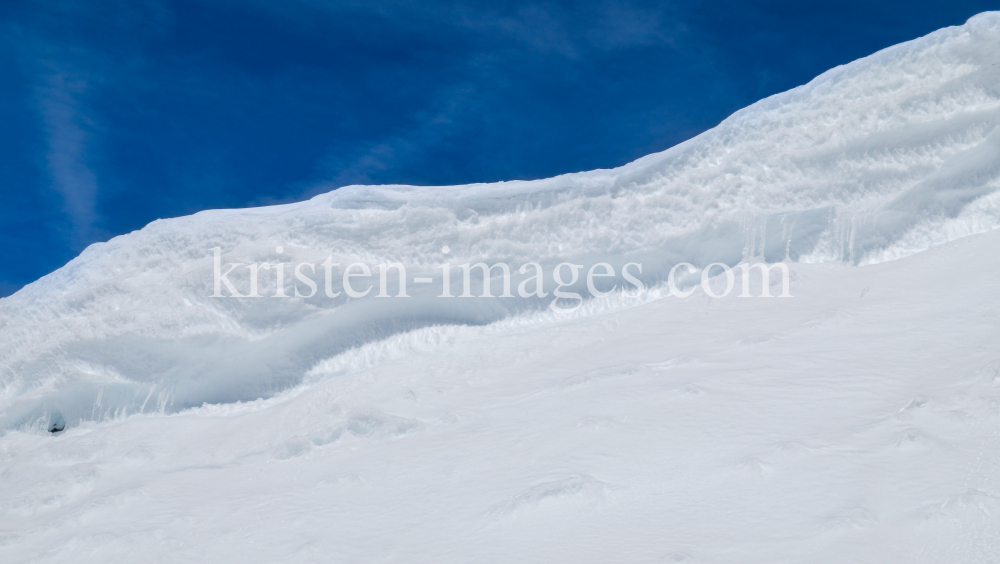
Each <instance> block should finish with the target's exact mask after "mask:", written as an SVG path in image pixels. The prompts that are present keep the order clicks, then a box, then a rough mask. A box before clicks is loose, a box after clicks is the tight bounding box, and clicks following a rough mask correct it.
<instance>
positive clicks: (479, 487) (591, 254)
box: [0, 13, 1000, 563]
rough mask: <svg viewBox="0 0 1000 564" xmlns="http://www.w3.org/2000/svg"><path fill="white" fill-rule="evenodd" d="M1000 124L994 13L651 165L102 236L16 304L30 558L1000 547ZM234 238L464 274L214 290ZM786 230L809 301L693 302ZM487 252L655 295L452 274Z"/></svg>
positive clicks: (849, 557) (17, 479)
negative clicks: (404, 290)
mask: <svg viewBox="0 0 1000 564" xmlns="http://www.w3.org/2000/svg"><path fill="white" fill-rule="evenodd" d="M998 126H1000V13H987V14H983V15H980V16H977V17H976V18H973V19H972V20H970V21H969V22H968V23H967V24H966V25H964V26H961V27H955V28H948V29H944V30H941V31H938V32H936V33H933V34H931V35H929V36H927V37H924V38H921V39H918V40H915V41H912V42H909V43H906V44H902V45H899V46H896V47H893V48H891V49H887V50H885V51H882V52H880V53H877V54H875V55H873V56H871V57H868V58H865V59H862V60H860V61H857V62H855V63H852V64H850V65H846V66H843V67H839V68H837V69H834V70H831V71H830V72H828V73H825V74H824V75H822V76H820V77H818V78H817V79H815V80H814V81H812V82H811V83H809V84H807V85H805V86H803V87H800V88H797V89H795V90H792V91H790V92H787V93H784V94H781V95H777V96H773V97H771V98H768V99H766V100H763V101H762V102H760V103H758V104H755V105H753V106H751V107H749V108H747V109H745V110H742V111H740V112H738V113H737V114H735V115H733V116H732V117H730V118H729V119H728V120H726V121H725V122H723V123H722V124H721V125H719V126H718V127H717V128H715V129H713V130H711V131H709V132H706V133H705V134H703V135H701V136H699V137H697V138H695V139H692V140H690V141H688V142H686V143H683V144H681V145H679V146H677V147H674V148H672V149H670V150H667V151H665V152H663V153H659V154H656V155H651V156H648V157H645V158H643V159H640V160H638V161H636V162H634V163H631V164H629V165H626V166H624V167H621V168H618V169H614V170H599V171H593V172H585V173H579V174H570V175H565V176H561V177H557V178H552V179H547V180H539V181H533V182H506V183H498V184H488V185H472V186H457V187H433V188H427V187H407V186H388V187H362V186H354V187H348V188H342V189H339V190H335V191H333V192H330V193H328V194H324V195H321V196H318V197H316V198H313V199H312V200H310V201H307V202H302V203H298V204H290V205H284V206H274V207H266V208H257V209H247V210H224V211H211V212H203V213H199V214H196V215H193V216H190V217H184V218H178V219H171V220H162V221H157V222H154V223H153V224H151V225H149V226H147V227H146V228H144V229H143V230H141V231H137V232H135V233H131V234H129V235H125V236H122V237H118V238H115V239H113V240H112V241H110V242H108V243H105V244H99V245H94V246H92V247H90V248H88V249H87V250H86V251H85V252H84V253H83V254H82V255H81V256H80V257H78V258H77V259H75V260H74V261H72V262H71V263H70V264H69V265H67V266H66V267H65V268H63V269H60V270H59V271H57V272H55V273H53V274H51V275H49V276H47V277H45V278H43V279H41V280H39V281H38V282H35V283H34V284H31V285H29V286H28V287H26V288H24V289H23V290H21V291H20V292H18V293H17V294H15V295H14V296H11V297H9V298H4V299H2V300H0V476H2V479H3V483H4V484H5V485H7V486H9V487H5V488H0V560H2V561H4V562H7V561H15V562H19V561H25V560H31V559H38V560H40V561H53V562H59V561H66V560H68V559H73V560H84V561H86V560H87V559H88V558H89V559H91V560H93V561H95V562H97V561H101V562H104V561H109V560H111V561H115V560H117V561H121V560H124V559H126V558H132V557H138V556H141V557H142V558H143V560H150V559H152V560H155V559H156V558H158V557H159V558H161V559H162V560H164V561H168V560H175V559H185V558H187V559H192V560H199V561H212V560H221V559H222V558H223V557H225V558H226V559H227V560H228V559H230V558H238V559H239V560H243V561H324V562H325V561H331V559H332V560H336V561H349V562H357V561H393V560H396V561H405V562H424V561H426V562H447V561H454V562H470V561H508V562H509V561H544V562H555V561H565V562H587V561H594V562H607V561H622V562H626V561H627V562H646V561H648V562H655V561H660V560H662V559H666V561H675V562H682V561H685V559H686V558H687V559H691V560H693V561H705V562H751V561H753V562H784V561H787V562H822V561H828V562H862V561H870V562H879V563H884V562H896V561H898V562H942V561H949V562H995V561H997V560H998V559H1000V530H998V528H997V523H996V522H995V521H994V520H993V518H992V517H991V516H992V515H995V514H996V513H997V511H998V510H1000V506H998V504H997V497H996V495H997V493H996V492H997V470H998V467H997V464H996V462H995V457H994V456H993V455H992V453H994V452H996V448H997V447H998V446H1000V444H998V443H1000V418H998V410H997V402H998V401H1000V393H998V388H997V387H996V386H997V380H998V378H1000V372H998V371H1000V351H998V349H997V348H996V345H995V343H997V342H1000V324H998V322H997V319H998V317H997V313H998V312H997V309H996V307H995V306H994V304H995V303H996V297H997V291H998V290H1000V287H998V286H1000V262H998V259H997V258H996V257H998V256H1000V253H998V251H1000V231H994V230H995V229H996V228H997V227H998V226H1000V127H998ZM977 234H978V235H977ZM278 247H281V248H282V252H280V253H279V252H278V251H277V248H278ZM443 247H448V252H447V253H445V252H444V249H443ZM214 248H219V249H220V251H221V255H222V256H221V257H220V259H221V261H222V262H224V263H237V262H238V263H244V264H245V263H252V262H258V263H262V262H268V263H270V264H277V263H281V264H285V265H286V266H287V268H286V271H287V272H286V275H285V280H284V288H285V290H286V292H287V293H288V294H289V295H292V294H293V293H294V292H293V283H294V278H293V276H292V269H293V267H294V265H296V264H299V263H301V262H310V263H314V264H317V265H318V264H320V263H322V262H323V261H324V260H325V259H327V258H328V257H332V260H333V261H334V262H337V263H339V264H341V265H346V264H350V263H353V262H363V263H366V264H368V265H372V266H374V265H377V264H379V263H384V262H399V263H402V264H403V265H405V267H406V269H407V272H408V274H409V275H410V276H425V277H428V278H431V279H432V280H434V282H435V284H429V285H427V286H416V285H411V286H410V293H411V295H412V297H410V298H378V297H375V296H374V295H370V296H368V297H366V298H362V299H352V300H348V299H347V298H346V297H345V295H344V294H341V295H339V296H338V297H333V298H330V297H326V296H325V295H324V294H325V292H324V291H322V290H321V291H320V292H319V293H318V294H317V295H316V296H315V297H311V298H308V299H304V298H274V297H264V298H256V299H255V298H234V297H225V298H212V297H210V296H211V295H212V293H213V286H214V274H213V267H214V255H213V251H212V249H214ZM754 260H766V261H770V262H776V261H786V262H787V263H788V264H789V265H791V270H792V275H793V279H792V289H793V295H794V296H795V297H794V299H773V300H767V299H749V300H745V299H739V298H734V297H728V298H725V299H719V300H715V299H709V298H708V297H706V296H705V294H704V293H703V292H702V290H700V289H695V294H694V295H693V296H692V297H689V298H685V299H679V298H674V297H664V296H665V294H666V292H665V291H664V289H663V286H662V284H663V282H664V280H665V278H666V277H667V273H668V272H669V270H670V269H671V268H672V267H673V266H674V265H676V264H678V263H680V262H682V261H687V262H689V263H692V264H694V265H695V266H697V267H705V266H707V265H708V264H710V263H713V262H722V263H725V264H728V265H735V264H737V263H740V262H741V261H754ZM477 261H485V262H487V263H489V264H492V263H496V262H506V263H509V264H511V265H512V266H513V267H515V268H516V267H517V266H518V265H521V264H525V263H528V262H537V263H539V264H540V266H541V267H542V268H543V269H544V270H545V271H546V272H549V273H551V272H552V269H553V268H554V266H555V265H557V264H558V263H560V262H564V261H570V262H574V263H580V264H587V265H589V264H593V263H595V262H597V261H603V262H607V263H609V264H610V265H612V266H613V267H614V268H616V271H617V272H619V278H617V279H616V281H617V282H619V283H622V284H624V282H625V279H623V278H621V277H620V271H621V267H622V265H624V264H626V263H628V262H636V263H641V264H642V265H643V270H642V273H641V275H639V278H640V279H641V280H642V281H643V282H644V283H645V284H646V285H647V286H648V287H649V288H650V289H651V290H650V291H649V292H646V293H644V294H642V295H640V296H635V297H630V296H626V295H623V294H621V293H618V294H615V295H612V296H610V297H608V298H603V299H594V300H591V301H589V302H588V303H587V304H584V306H583V307H581V308H580V309H579V310H577V311H576V312H574V313H573V314H570V315H560V314H556V313H553V312H551V311H548V310H547V309H546V308H547V307H548V305H549V301H550V300H551V299H552V298H551V296H550V297H548V298H547V299H521V298H515V299H509V298H475V299H471V298H470V299H462V298H457V299H451V300H448V299H441V298H436V297H435V296H436V295H437V293H438V292H440V289H441V284H442V282H443V280H442V274H441V272H442V271H441V270H440V268H439V266H440V265H441V264H442V263H445V262H448V263H450V264H452V265H458V264H462V263H465V262H477ZM317 270H320V268H317ZM699 276H700V273H697V272H696V273H695V274H694V275H693V276H689V277H687V278H684V279H683V280H682V285H683V284H685V283H687V284H689V283H691V282H693V281H696V280H697V279H698V277H699ZM235 278H236V276H235V275H234V279H235ZM376 278H377V276H376ZM454 280H458V279H454ZM454 280H453V282H454ZM517 281H518V279H515V283H517ZM717 282H721V281H719V280H717ZM239 283H241V284H245V283H247V281H246V279H245V277H244V278H242V279H240V280H239ZM547 284H548V286H547V288H548V289H549V291H550V292H551V289H552V279H551V276H550V277H549V279H547ZM582 284H583V281H582V280H581V281H580V282H579V283H578V284H577V287H580V286H581V285H582ZM320 285H321V286H322V282H320ZM299 287H301V286H299ZM331 290H333V291H342V290H343V287H342V284H341V279H340V278H336V279H334V280H333V281H332V284H331ZM260 293H261V294H262V295H264V296H273V295H274V294H275V293H278V288H277V287H276V277H275V276H274V275H273V274H272V273H269V274H267V275H266V276H265V275H262V276H261V279H260ZM756 293H757V292H755V294H756ZM373 294H374V292H373ZM258 398H259V399H258ZM53 423H59V425H62V424H63V423H66V424H67V425H68V428H67V430H66V431H64V432H62V433H60V434H58V435H56V436H51V435H49V433H47V432H46V431H47V430H48V429H49V428H50V426H51V425H53ZM511 539H516V541H517V542H514V543H512V542H509V541H510V540H511ZM588 539H590V540H588ZM831 547H836V551H835V552H830V550H831ZM8 555H9V556H10V558H8V557H7V556H8Z"/></svg>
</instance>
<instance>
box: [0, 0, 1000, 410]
mask: <svg viewBox="0 0 1000 564" xmlns="http://www.w3.org/2000/svg"><path fill="white" fill-rule="evenodd" d="M998 125H1000V13H987V14H982V15H980V16H977V17H975V18H973V19H971V20H969V22H968V23H967V24H966V25H964V26H960V27H954V28H947V29H943V30H941V31H938V32H935V33H932V34H930V35H928V36H926V37H924V38H921V39H918V40H915V41H911V42H908V43H905V44H901V45H898V46H895V47H892V48H890V49H886V50H884V51H881V52H879V53H877V54H875V55H872V56H870V57H867V58H865V59H862V60H859V61H856V62H854V63H851V64H849V65H845V66H843V67H838V68H836V69H833V70H831V71H829V72H827V73H825V74H823V75H821V76H820V77H818V78H816V79H815V80H813V81H812V82H810V83H809V84H807V85H805V86H802V87H799V88H796V89H794V90H791V91H789V92H786V93H783V94H779V95H776V96H772V97H770V98H768V99H765V100H763V101H761V102H759V103H757V104H754V105H753V106H750V107H749V108H746V109H744V110H742V111H740V112H737V113H736V114H734V115H733V116H731V117H730V118H728V119H727V120H726V121H724V122H723V123H722V124H720V125H719V126H718V127H716V128H715V129H713V130H711V131H708V132H706V133H704V134H702V135H700V136H698V137H696V138H694V139H692V140H690V141H687V142H685V143H682V144H680V145H678V146H676V147H673V148H671V149H669V150H667V151H664V152H662V153H659V154H655V155H650V156H647V157H644V158H642V159H639V160H638V161H635V162H633V163H630V164H628V165H626V166H623V167H621V168H617V169H613V170H598V171H592V172H585V173H578V174H569V175H564V176H560V177H556V178H551V179H546V180H539V181H532V182H501V183H496V184H484V185H469V186H454V187H411V186H379V187H364V186H351V187H346V188H341V189H338V190H335V191H332V192H330V193H327V194H323V195H321V196H317V197H315V198H313V199H311V200H309V201H306V202H302V203H297V204H289V205H282V206H272V207H265V208H257V209H245V210H221V211H209V212H202V213H198V214H195V215H193V216H189V217H183V218H178V219H171V220H161V221H156V222H154V223H152V224H150V225H149V226H147V227H146V228H144V229H142V230H140V231H137V232H135V233H131V234H128V235H124V236H121V237H117V238H115V239H113V240H111V241H109V242H108V243H103V244H97V245H93V246H91V247H90V248H88V249H87V250H86V251H84V253H82V254H81V255H80V256H79V257H78V258H76V259H74V260H73V261H72V262H70V263H69V264H68V265H67V266H66V267H64V268H62V269H60V270H58V271H57V272H55V273H53V274H51V275H49V276H46V277H44V278H43V279H41V280H39V281H37V282H35V283H33V284H31V285H29V286H27V287H25V288H24V289H23V290H21V291H20V292H18V293H17V294H15V295H13V296H11V297H9V298H5V299H3V300H0V413H2V416H0V429H3V430H9V429H13V428H20V429H46V428H48V427H49V426H50V425H53V424H56V425H58V424H60V422H64V423H65V424H68V425H70V426H72V425H75V424H78V423H79V422H80V421H84V420H90V419H104V418H107V417H112V416H115V415H123V414H128V413H136V412H176V411H178V410H181V409H185V408H188V407H192V406H198V405H201V404H203V403H206V402H208V403H221V402H234V401H240V400H254V399H256V398H259V397H265V398H266V397H270V396H272V395H273V394H275V393H277V392H279V391H281V390H286V389H289V388H290V387H292V386H295V385H297V384H299V383H301V382H302V381H303V378H305V377H306V374H307V373H309V371H310V370H311V369H315V368H316V367H320V366H326V365H329V364H330V363H334V364H336V362H337V361H336V360H334V359H336V358H341V357H339V356H338V355H342V354H344V353H345V352H346V351H350V350H356V349H357V348H358V347H361V346H363V345H366V344H368V343H373V342H375V341H380V340H383V339H386V338H388V337H391V336H392V335H396V334H400V333H402V332H406V331H410V330H413V329H417V328H420V327H426V326H430V325H447V324H460V325H461V324H464V325H469V324H486V323H490V322H494V321H497V320H500V319H503V318H509V317H511V316H514V315H532V313H531V311H532V310H541V309H542V308H544V307H545V305H546V304H545V303H543V302H538V301H536V302H524V301H516V303H515V302H511V301H504V300H502V299H492V300H490V299H476V300H465V301H463V300H451V301H449V302H448V303H444V302H443V301H441V300H435V299H434V298H433V296H431V295H416V296H415V297H414V298H411V299H390V300H379V299H377V298H368V299H362V300H353V301H347V300H346V299H344V298H343V296H341V297H340V298H337V299H327V298H324V297H322V296H319V297H316V298H313V299H307V300H306V299H286V300H274V299H238V298H229V299H212V298H210V297H209V295H210V294H211V292H212V267H213V263H212V254H211V249H213V248H215V247H220V248H221V249H222V250H223V252H224V253H225V255H226V257H227V260H232V261H240V262H255V261H259V262H264V261H269V262H271V263H275V262H301V261H309V262H315V263H319V262H322V261H323V260H324V259H326V258H327V257H328V256H333V257H334V259H335V260H336V261H337V262H339V263H341V264H348V263H351V262H355V261H360V262H366V263H369V264H377V263H379V262H384V261H393V262H400V263H403V264H404V265H406V267H407V269H408V271H409V272H410V273H416V272H426V273H429V274H428V275H431V274H433V273H434V272H435V270H436V268H437V266H438V265H439V264H441V263H442V262H444V260H449V261H450V262H451V263H453V264H461V263H463V262H469V261H471V262H478V261H487V262H490V263H493V262H509V263H512V264H522V263H526V262H538V263H541V264H542V265H544V266H547V267H549V268H551V266H552V265H555V264H557V263H559V262H562V261H575V262H586V261H591V262H592V261H593V260H595V259H599V260H603V261H607V262H610V263H612V264H615V265H621V264H623V263H625V262H629V261H634V262H641V263H642V264H643V273H642V278H643V280H644V281H645V282H646V283H647V284H648V285H650V286H655V285H656V284H659V283H660V282H662V281H663V280H664V278H665V276H666V273H667V271H668V270H669V269H670V268H671V267H672V266H673V265H674V264H677V263H678V262H681V261H687V262H690V263H693V264H694V265H696V266H699V267H703V266H705V265H707V264H709V263H712V262H722V263H726V264H730V265H733V264H736V263H739V262H740V261H743V260H751V259H757V260H760V259H762V260H766V261H770V262H774V261H797V262H804V263H819V262H840V263H847V264H850V265H863V264H870V263H878V262H884V261H888V260H893V259H898V258H901V257H905V256H908V255H911V254H914V253H917V252H920V251H924V250H927V249H930V248H932V247H935V246H939V245H941V244H943V243H946V242H948V241H951V240H954V239H956V238H959V237H963V236H967V235H971V234H975V233H981V232H985V231H989V230H992V229H995V228H996V227H997V226H998V225H1000V128H998ZM445 245H447V246H449V247H450V249H451V254H450V255H449V256H448V257H444V256H443V255H442V253H441V248H442V247H443V246H445ZM277 246H283V247H284V250H285V252H284V253H283V254H281V255H278V254H276V253H275V248H276V247H277ZM272 282H273V281H272ZM267 283H269V282H266V281H262V284H267ZM288 283H289V284H290V283H291V280H290V277H289V280H288ZM618 299H619V301H621V298H618Z"/></svg>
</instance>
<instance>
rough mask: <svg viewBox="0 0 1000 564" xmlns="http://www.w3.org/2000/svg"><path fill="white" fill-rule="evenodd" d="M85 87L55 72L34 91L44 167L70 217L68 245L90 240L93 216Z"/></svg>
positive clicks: (91, 122) (91, 128)
mask: <svg viewBox="0 0 1000 564" xmlns="http://www.w3.org/2000/svg"><path fill="white" fill-rule="evenodd" d="M87 87H88V84H87V80H86V79H84V78H81V77H74V76H72V75H71V74H69V73H66V72H59V71H56V72H53V73H52V74H49V75H48V76H47V77H46V78H45V81H44V85H43V86H39V87H38V88H37V89H36V98H37V102H38V105H39V108H40V111H41V116H42V119H43V122H44V124H45V134H46V142H47V145H48V151H47V153H46V165H47V168H48V172H49V176H50V178H51V182H52V188H53V189H54V191H55V192H56V193H57V194H58V195H59V196H60V197H61V199H62V208H63V211H64V213H65V214H66V216H67V217H68V218H69V221H70V226H71V230H70V244H71V245H72V246H73V247H76V248H82V247H85V246H87V245H88V244H90V243H92V242H93V241H94V240H95V236H96V235H97V233H96V224H97V221H98V219H99V216H98V213H97V198H98V191H99V186H98V181H97V175H96V174H94V171H93V170H92V169H91V167H90V164H89V150H90V144H91V143H92V140H93V131H94V129H95V122H94V119H93V118H92V117H91V115H90V113H89V112H88V111H87V108H86V105H85V103H84V102H83V100H82V97H83V95H84V94H85V93H86V91H87Z"/></svg>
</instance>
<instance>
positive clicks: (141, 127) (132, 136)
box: [0, 0, 995, 296]
mask: <svg viewBox="0 0 1000 564" xmlns="http://www.w3.org/2000/svg"><path fill="white" fill-rule="evenodd" d="M991 7H995V6H990V3H989V2H981V1H961V0H953V1H947V2H946V1H940V2H921V1H919V0H916V1H908V2H898V1H888V2H872V1H870V0H869V1H864V2H861V1H858V2H841V3H835V4H834V3H818V2H802V1H801V0H800V1H797V2H748V1H744V2H739V1H730V0H717V1H711V2H695V1H676V2H569V3H563V2H548V3H527V2H497V3H484V2H461V1H455V2H411V1H400V2H378V1H374V0H373V1H360V2H354V1H325V0H282V1H267V0H204V1H200V2H197V1H187V0H184V1H166V0H162V1H161V0H115V1H102V0H87V1H70V0H49V1H21V0H2V2H0V76H2V77H3V80H0V124H3V127H2V128H0V198H2V201H3V205H2V206H0V249H2V250H3V255H4V260H3V261H2V262H0V296H5V295H9V294H11V293H13V292H15V291H16V290H17V289H19V288H20V287H21V286H23V285H24V284H27V283H29V282H31V281H33V280H35V279H37V278H39V277H41V276H43V275H45V274H47V273H49V272H51V271H53V270H55V269H57V268H59V267H60V266H62V265H63V264H65V263H66V262H67V261H69V260H70V259H71V258H73V257H74V256H76V255H77V254H79V252H80V251H81V250H82V249H83V248H85V247H86V246H87V245H89V244H91V243H94V242H97V241H105V240H107V239H109V238H111V237H113V236H115V235H118V234H121V233H127V232H129V231H132V230H135V229H139V228H141V227H142V226H144V225H145V224H147V223H149V222H150V221H152V220H154V219H158V218H163V217H175V216H180V215H186V214H190V213H194V212H196V211H199V210H204V209H212V208H223V207H243V206H250V205H264V204H269V203H279V202H287V201H294V200H299V199H304V198H308V197H310V196H313V195H315V194H317V193H320V192H325V191H328V190H331V189H334V188H336V187H339V186H344V185H347V184H354V183H378V184H385V183H406V184H424V185H433V184H458V183H469V182H487V181H495V180H509V179H533V178H542V177H547V176H552V175H556V174H561V173H565V172H572V171H579V170H588V169H594V168H609V167H614V166H618V165H622V164H624V163H626V162H629V161H631V160H633V159H636V158H638V157H640V156H642V155H645V154H648V153H652V152H656V151H660V150H663V149H666V148H667V147H670V146H672V145H675V144H677V143H679V142H681V141H683V140H685V139H688V138H690V137H692V136H694V135H697V134H698V133H700V132H702V131H704V130H706V129H709V128H711V127H713V126H714V125H716V124H717V123H719V122H720V121H721V120H723V119H724V118H725V117H726V116H728V115H729V114H731V113H732V112H734V111H736V110H738V109H740V108H742V107H744V106H747V105H749V104H751V103H753V102H755V101H757V100H759V99H761V98H764V97H766V96H769V95H771V94H774V93H777V92H781V91H784V90H787V89H789V88H792V87H795V86H797V85H800V84H803V83H805V82H808V81H809V80H810V79H812V78H813V77H814V76H816V75H818V74H820V73H822V72H823V71H825V70H828V69H830V68H832V67H834V66H837V65H840V64H844V63H847V62H850V61H852V60H855V59H857V58H859V57H863V56H865V55H868V54H870V53H873V52H875V51H877V50H879V49H882V48H884V47H888V46H890V45H893V44H896V43H899V42H902V41H906V40H908V39H913V38H915V37H918V36H921V35H924V34H926V33H929V32H931V31H933V30H935V29H938V28H941V27H944V26H948V25H957V24H961V23H963V22H964V21H965V20H966V19H968V18H969V17H971V16H972V15H974V14H976V13H979V12H982V11H985V10H987V9H990V8H991Z"/></svg>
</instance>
